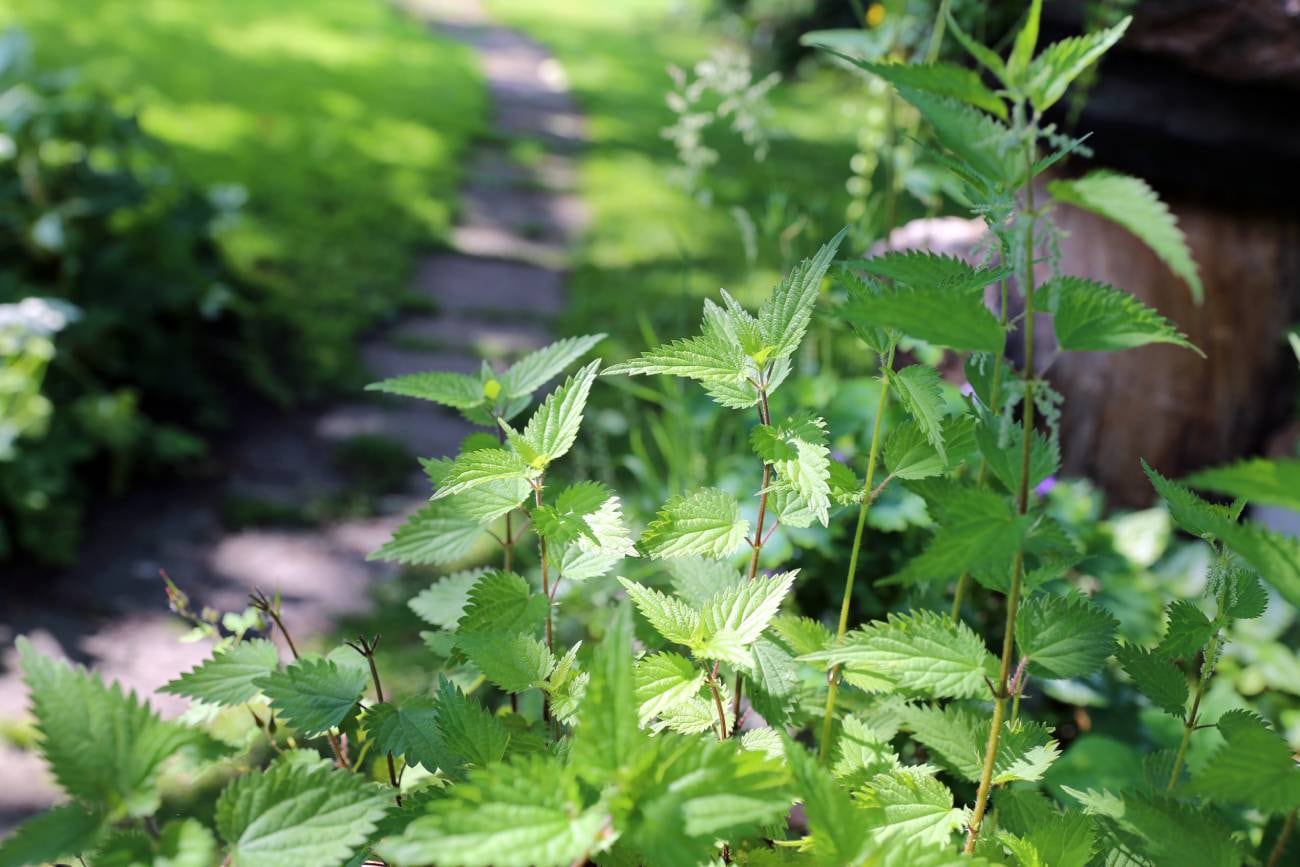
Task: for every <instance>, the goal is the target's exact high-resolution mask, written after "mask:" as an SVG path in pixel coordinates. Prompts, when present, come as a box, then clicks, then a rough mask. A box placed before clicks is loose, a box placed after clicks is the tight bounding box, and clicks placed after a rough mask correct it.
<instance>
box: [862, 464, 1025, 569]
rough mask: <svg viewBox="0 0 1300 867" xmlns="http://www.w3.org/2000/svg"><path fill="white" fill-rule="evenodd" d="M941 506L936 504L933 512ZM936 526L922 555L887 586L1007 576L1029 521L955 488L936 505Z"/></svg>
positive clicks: (999, 500) (997, 499)
mask: <svg viewBox="0 0 1300 867" xmlns="http://www.w3.org/2000/svg"><path fill="white" fill-rule="evenodd" d="M939 506H940V504H936V507H937V508H938V507H939ZM941 508H942V511H941V512H940V514H938V515H937V517H938V518H939V520H940V522H941V524H940V527H939V530H938V532H936V533H935V534H934V536H933V537H932V538H931V539H930V542H929V543H928V544H927V545H926V548H925V550H924V551H923V552H922V553H921V554H920V555H919V556H917V557H915V558H913V559H912V560H911V561H909V562H908V564H907V565H906V566H905V567H904V568H903V570H902V571H901V572H899V573H898V574H896V575H894V576H891V577H890V578H889V579H886V580H887V581H888V583H914V582H920V581H936V580H946V579H949V578H956V577H957V576H958V575H961V574H962V573H964V572H981V571H986V570H987V571H999V572H1000V571H1006V570H1009V569H1010V566H1011V561H1012V559H1013V558H1014V557H1015V554H1016V550H1017V549H1018V548H1019V547H1020V545H1021V544H1022V543H1023V542H1024V539H1025V536H1026V533H1027V532H1028V530H1029V526H1030V522H1029V519H1028V518H1027V517H1026V516H1024V515H1017V514H1016V512H1015V510H1014V509H1012V508H1011V505H1010V504H1009V503H1008V502H1007V501H1006V500H1005V499H1004V498H1003V497H1001V496H999V495H998V494H996V493H994V492H993V491H990V490H988V489H985V488H971V487H955V488H953V489H951V492H950V493H949V494H948V496H947V497H946V498H945V500H944V501H943V503H942V504H941Z"/></svg>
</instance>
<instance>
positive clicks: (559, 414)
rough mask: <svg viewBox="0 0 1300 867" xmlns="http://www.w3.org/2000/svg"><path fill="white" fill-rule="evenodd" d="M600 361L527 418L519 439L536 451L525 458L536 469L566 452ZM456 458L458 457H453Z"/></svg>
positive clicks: (574, 434) (579, 374) (571, 378)
mask: <svg viewBox="0 0 1300 867" xmlns="http://www.w3.org/2000/svg"><path fill="white" fill-rule="evenodd" d="M599 368H600V360H599V359H597V360H596V361H593V362H591V363H590V364H588V365H587V366H586V367H584V368H582V369H581V370H579V371H578V372H577V373H575V374H574V375H573V376H571V377H569V378H568V379H567V380H565V381H564V384H563V385H561V386H560V387H559V388H557V389H556V390H555V391H554V392H552V393H551V394H550V395H549V396H548V397H547V398H546V400H544V401H542V404H541V406H539V407H538V408H537V411H536V412H534V413H533V417H532V418H530V419H529V420H528V426H527V427H525V428H524V432H523V439H524V440H525V441H526V442H527V443H528V445H529V446H530V447H531V448H532V451H533V452H535V453H536V457H534V458H532V459H531V460H529V459H528V458H525V460H526V461H527V462H528V463H530V464H531V465H532V466H534V467H537V468H538V469H542V468H545V467H546V466H547V465H549V464H550V463H551V462H552V461H555V460H557V459H559V458H561V457H563V456H564V455H565V454H567V453H568V451H569V449H571V448H573V443H574V441H575V440H576V439H577V438H578V428H579V427H581V425H582V413H583V410H584V409H585V408H586V406H587V396H588V395H589V394H590V393H591V384H592V383H593V382H594V381H595V379H596V371H597V370H598V369H599ZM457 460H459V459H457Z"/></svg>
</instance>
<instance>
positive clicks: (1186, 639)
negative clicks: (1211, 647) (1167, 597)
mask: <svg viewBox="0 0 1300 867" xmlns="http://www.w3.org/2000/svg"><path fill="white" fill-rule="evenodd" d="M1212 635H1214V624H1213V623H1211V622H1210V618H1208V617H1206V616H1205V614H1204V613H1203V612H1202V611H1201V609H1199V608H1197V607H1196V603H1194V602H1192V601H1191V600H1188V599H1181V600H1179V601H1177V602H1174V603H1172V604H1171V605H1170V606H1169V624H1168V626H1166V627H1165V637H1164V638H1162V639H1161V640H1160V648H1159V650H1160V654H1161V655H1162V656H1165V657H1168V658H1169V659H1187V660H1194V659H1195V658H1196V654H1198V653H1200V652H1201V648H1203V647H1205V645H1206V644H1207V643H1209V641H1210V637H1211V636H1212Z"/></svg>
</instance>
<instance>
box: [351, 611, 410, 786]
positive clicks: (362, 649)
mask: <svg viewBox="0 0 1300 867" xmlns="http://www.w3.org/2000/svg"><path fill="white" fill-rule="evenodd" d="M347 644H348V647H351V648H352V649H353V650H355V651H356V652H357V653H359V654H361V655H362V656H364V657H365V659H366V662H367V663H369V664H370V679H371V680H373V681H374V682H375V700H376V701H377V702H379V703H380V704H383V703H384V685H383V683H381V682H380V680H379V666H378V665H376V664H375V648H376V647H377V646H378V645H379V636H377V635H376V636H375V637H374V638H373V639H372V640H371V641H369V642H367V641H366V640H365V639H364V638H360V637H358V638H357V640H356V641H355V642H352V641H349V642H348V643H347ZM367 746H369V744H367ZM384 758H386V759H388V782H389V783H390V784H391V785H392V787H393V788H394V789H396V790H397V795H396V797H397V806H399V807H400V806H402V786H401V783H400V782H398V779H397V766H396V765H395V764H394V763H393V754H392V753H386V754H385V755H384ZM359 762H360V758H359V757H358V763H359Z"/></svg>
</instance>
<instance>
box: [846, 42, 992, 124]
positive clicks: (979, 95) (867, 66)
mask: <svg viewBox="0 0 1300 867" xmlns="http://www.w3.org/2000/svg"><path fill="white" fill-rule="evenodd" d="M825 50H827V51H830V53H832V54H835V55H837V56H839V57H841V58H843V59H844V60H847V61H848V62H849V63H851V64H853V65H854V66H857V67H858V68H859V69H864V70H866V71H867V72H870V73H872V74H873V75H878V76H880V77H881V78H883V79H885V81H888V82H889V83H890V84H892V85H894V86H895V87H899V88H903V87H906V88H910V89H912V90H919V91H925V92H926V93H932V94H934V95H935V96H943V97H951V98H952V99H956V100H959V101H961V102H963V103H965V104H967V105H970V106H974V107H975V108H979V109H983V110H984V111H987V112H988V113H990V114H992V115H994V116H996V117H997V118H999V119H1000V120H1006V119H1007V106H1006V103H1004V102H1003V101H1002V99H1001V98H1000V97H999V96H998V95H997V94H996V93H994V92H993V91H991V90H989V89H988V88H987V87H985V86H984V83H983V82H982V81H980V77H979V73H977V72H975V71H974V70H973V69H966V68H965V67H962V66H953V65H952V64H948V63H930V64H914V63H871V62H869V61H864V60H857V59H855V58H853V57H850V56H848V55H847V54H841V53H840V52H838V51H834V50H832V49H829V48H827V49H825Z"/></svg>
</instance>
